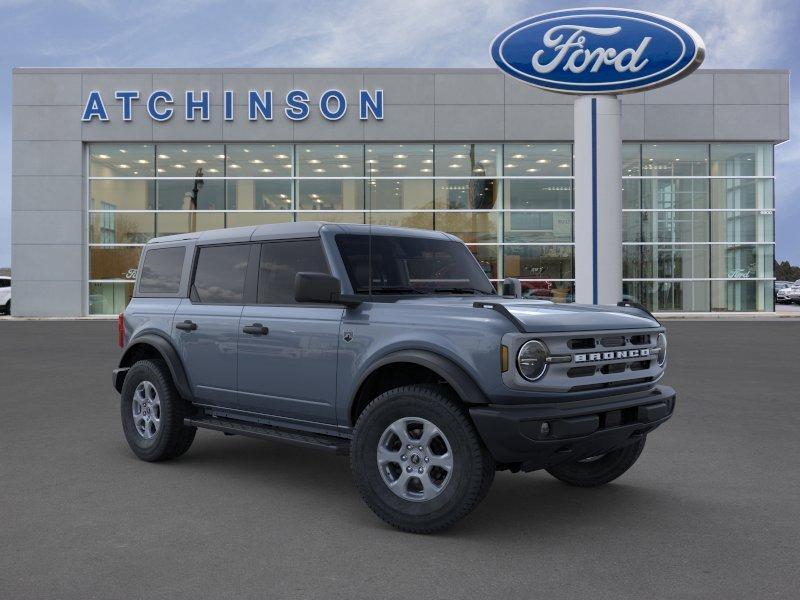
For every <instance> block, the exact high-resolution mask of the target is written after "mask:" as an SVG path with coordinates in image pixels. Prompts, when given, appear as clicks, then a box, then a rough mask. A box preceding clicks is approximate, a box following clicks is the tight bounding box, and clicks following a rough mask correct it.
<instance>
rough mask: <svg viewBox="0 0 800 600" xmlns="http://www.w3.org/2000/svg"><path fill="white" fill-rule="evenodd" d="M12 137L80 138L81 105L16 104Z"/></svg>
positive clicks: (40, 138) (26, 138) (37, 138)
mask: <svg viewBox="0 0 800 600" xmlns="http://www.w3.org/2000/svg"><path fill="white" fill-rule="evenodd" d="M11 131H12V139H13V140H14V141H17V140H79V139H81V107H80V106H16V107H14V114H13V115H12V125H11Z"/></svg>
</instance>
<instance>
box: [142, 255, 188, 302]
mask: <svg viewBox="0 0 800 600" xmlns="http://www.w3.org/2000/svg"><path fill="white" fill-rule="evenodd" d="M185 254H186V248H184V247H183V246H176V247H174V248H154V249H150V250H148V251H147V254H145V257H144V265H142V273H141V275H140V276H139V292H140V293H142V294H177V293H178V287H180V284H181V271H182V270H183V257H184V255H185Z"/></svg>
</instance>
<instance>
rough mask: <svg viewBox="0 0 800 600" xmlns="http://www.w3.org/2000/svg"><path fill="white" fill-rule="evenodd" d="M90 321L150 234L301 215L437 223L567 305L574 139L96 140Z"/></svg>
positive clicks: (532, 289)
mask: <svg viewBox="0 0 800 600" xmlns="http://www.w3.org/2000/svg"><path fill="white" fill-rule="evenodd" d="M87 154H88V162H89V213H90V214H89V281H90V288H91V290H90V303H89V304H90V306H89V311H90V313H92V314H104V313H105V314H111V313H115V312H119V311H121V310H122V309H123V308H124V306H125V303H126V302H127V301H128V299H129V298H130V293H131V291H132V289H133V282H134V281H135V278H136V268H137V263H138V259H139V254H140V252H141V248H142V246H143V245H144V244H145V243H146V242H147V240H149V239H151V238H152V237H155V236H164V235H171V234H180V233H187V232H192V231H203V230H207V229H216V228H222V227H239V226H246V225H261V224H268V223H285V222H291V221H304V220H324V221H334V222H342V223H370V224H375V225H392V226H399V227H416V228H420V229H437V230H440V231H445V232H448V233H452V234H454V235H457V236H458V237H460V238H461V239H463V240H464V241H465V242H466V243H467V245H468V247H469V249H470V250H471V251H472V253H473V254H474V255H475V258H476V259H477V260H478V263H479V264H480V266H481V268H482V269H483V271H484V272H485V273H486V275H487V276H488V277H489V278H490V279H492V280H493V281H494V282H495V283H496V284H497V285H499V284H500V282H501V281H502V279H503V278H504V277H507V276H518V277H521V278H522V279H523V289H524V293H525V294H526V295H528V296H531V297H543V298H548V299H551V300H555V301H563V302H568V301H572V300H573V298H574V259H573V254H574V253H573V218H572V217H573V200H572V193H573V192H572V190H573V185H572V178H573V177H572V145H571V144H563V143H536V144H534V143H530V144H525V143H521V144H501V143H474V144H472V143H452V144H431V143H410V144H409V143H403V144H322V143H309V144H285V143H283V144H282V143H275V144H270V143H260V142H259V143H237V144H208V143H169V144H107V143H103V144H90V145H88V149H87Z"/></svg>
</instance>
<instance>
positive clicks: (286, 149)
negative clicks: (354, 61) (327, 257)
mask: <svg viewBox="0 0 800 600" xmlns="http://www.w3.org/2000/svg"><path fill="white" fill-rule="evenodd" d="M621 98H622V115H621V127H622V138H623V149H622V169H621V172H620V173H619V176H620V186H621V187H622V189H623V192H622V193H623V208H622V211H621V214H620V219H621V220H622V224H623V225H622V227H623V239H622V244H623V248H622V262H623V264H622V279H621V281H619V296H620V299H621V298H623V296H624V297H626V298H631V299H634V300H637V301H640V302H642V303H644V304H645V305H646V306H648V307H649V308H651V309H652V310H655V311H660V312H670V311H693V312H709V311H712V312H713V311H772V310H774V306H773V257H774V221H775V211H774V194H775V182H774V158H773V157H774V153H775V151H776V149H775V146H776V144H779V143H780V142H783V141H786V140H787V139H788V137H789V74H788V71H776V70H699V71H696V72H694V73H693V74H691V75H689V76H688V77H686V78H684V79H682V80H680V81H677V82H675V83H673V84H671V85H669V86H666V87H663V88H659V89H654V90H649V91H645V92H640V93H633V94H627V95H623V96H622V97H621ZM573 103H574V97H572V96H569V95H566V94H557V93H551V92H546V91H543V90H541V89H537V88H534V87H532V86H528V85H526V84H524V83H522V82H519V81H517V80H515V79H513V78H511V77H508V76H507V75H505V74H503V73H502V72H500V71H499V70H497V69H185V70H174V69H28V68H24V69H15V70H14V72H13V135H12V139H13V142H12V143H13V148H12V175H13V182H12V273H13V302H12V312H13V314H15V315H21V316H80V315H95V314H115V313H118V312H120V311H121V310H122V309H123V308H124V306H125V304H126V303H127V301H128V299H129V298H130V295H131V292H132V289H133V282H134V280H135V277H136V268H137V263H138V258H139V254H140V251H141V248H142V246H143V244H144V243H145V242H146V241H147V240H148V239H150V238H152V237H154V236H163V235H171V234H176V233H185V232H190V231H199V230H205V229H215V228H221V227H237V226H243V225H255V224H264V223H283V222H287V221H304V220H313V221H334V222H355V223H372V224H381V225H397V226H403V227H417V228H423V229H438V230H442V231H447V232H450V233H453V234H455V235H457V236H459V237H460V238H461V239H463V240H464V241H465V242H466V243H467V244H468V246H469V248H470V250H472V252H473V253H474V254H475V256H476V258H477V260H478V261H479V262H480V264H481V265H482V267H483V268H484V270H485V272H486V273H487V275H488V276H489V277H490V278H491V279H493V280H495V281H498V282H499V281H501V280H502V279H503V278H506V277H517V278H519V279H521V280H522V282H523V289H524V291H525V294H526V295H530V296H532V297H539V298H546V299H550V300H554V301H558V302H569V301H572V300H573V299H574V295H575V290H576V289H580V288H581V286H583V285H587V282H585V281H581V279H580V278H578V279H576V276H575V258H574V254H575V253H574V249H575V236H574V233H573V232H574V221H575V216H576V215H575V210H576V209H575V204H574V198H573V196H574V194H573V189H574V185H573V184H574V175H573V173H574V160H573V139H574V138H573V127H574V115H573ZM777 151H780V149H779V148H778V149H777ZM602 204H603V202H602V198H599V199H598V210H601V211H602V210H603V206H602ZM600 240H601V243H602V235H601V237H600ZM614 243H618V242H614ZM598 268H599V269H603V268H604V265H603V264H602V263H601V264H599V265H598Z"/></svg>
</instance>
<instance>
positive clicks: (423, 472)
mask: <svg viewBox="0 0 800 600" xmlns="http://www.w3.org/2000/svg"><path fill="white" fill-rule="evenodd" d="M350 465H351V469H352V471H353V477H354V479H355V483H356V486H357V487H358V490H359V492H360V493H361V497H362V498H363V499H364V501H365V502H366V503H367V505H368V506H369V507H370V508H371V509H372V511H373V512H374V513H375V514H377V515H378V516H379V517H380V518H381V519H383V520H384V521H386V522H387V523H389V524H390V525H392V526H394V527H397V528H398V529H402V530H404V531H409V532H412V533H432V532H434V531H439V530H441V529H445V528H447V527H449V526H451V525H452V524H454V523H455V522H456V521H458V520H459V519H461V518H462V517H464V516H465V515H466V514H467V513H469V512H470V511H471V510H472V509H473V508H475V506H476V505H477V504H478V503H479V502H480V501H481V500H482V499H483V497H484V496H485V495H486V493H487V492H488V491H489V487H490V486H491V483H492V480H493V479H494V472H495V464H494V461H493V460H492V458H491V456H490V455H489V452H488V451H487V450H486V448H485V447H484V445H483V443H482V442H481V440H480V438H479V437H478V434H477V433H476V431H475V428H474V427H473V425H472V423H471V422H470V420H469V418H468V417H467V415H466V412H465V411H464V409H463V408H462V407H461V406H460V405H459V404H457V403H456V402H454V401H453V400H452V399H451V398H450V397H449V396H448V395H447V394H445V393H443V390H441V389H440V388H438V387H437V386H429V385H412V386H406V387H400V388H395V389H393V390H389V391H388V392H385V393H384V394H381V395H380V396H378V397H377V398H376V399H375V400H373V401H372V402H371V403H370V404H369V405H368V406H367V407H366V408H365V409H364V412H362V413H361V415H360V416H359V418H358V422H357V423H356V427H355V431H354V433H353V441H352V443H351V446H350Z"/></svg>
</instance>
